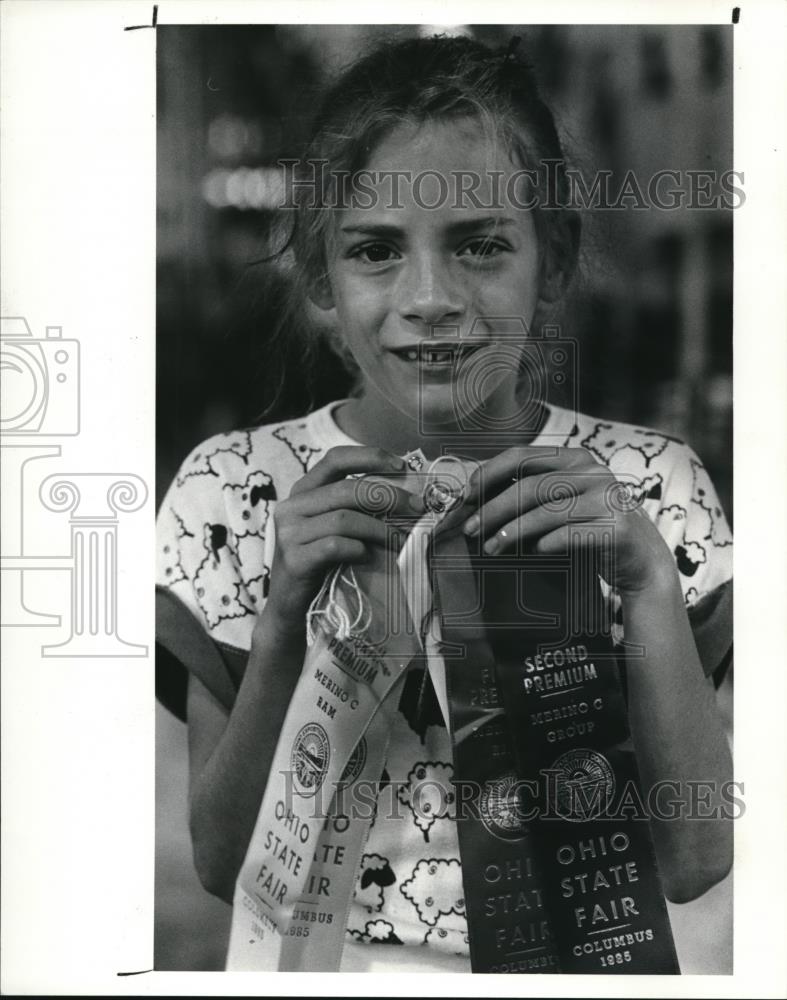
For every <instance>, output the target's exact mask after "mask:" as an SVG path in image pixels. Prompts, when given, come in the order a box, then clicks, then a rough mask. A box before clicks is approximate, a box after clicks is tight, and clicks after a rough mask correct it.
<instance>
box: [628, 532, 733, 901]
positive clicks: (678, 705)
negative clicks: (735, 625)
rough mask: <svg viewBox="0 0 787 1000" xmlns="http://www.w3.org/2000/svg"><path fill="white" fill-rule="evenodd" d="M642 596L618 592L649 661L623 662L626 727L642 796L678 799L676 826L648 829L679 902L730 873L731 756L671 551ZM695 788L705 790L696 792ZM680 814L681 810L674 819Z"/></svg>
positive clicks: (631, 637)
mask: <svg viewBox="0 0 787 1000" xmlns="http://www.w3.org/2000/svg"><path fill="white" fill-rule="evenodd" d="M665 552H666V553H667V559H665V560H664V561H663V563H662V564H661V565H660V566H659V568H658V569H657V570H655V571H654V574H653V579H652V582H651V583H650V584H649V585H647V586H646V587H644V588H642V589H641V590H638V591H637V590H632V591H629V592H622V593H621V599H622V602H623V621H624V627H625V635H626V641H627V642H630V643H634V644H638V645H640V646H642V647H643V652H644V655H643V656H641V657H635V656H630V657H628V658H627V667H626V678H627V681H628V692H629V721H630V725H631V733H632V739H633V741H634V746H635V748H636V751H637V763H638V765H639V771H640V776H641V780H642V786H643V790H644V792H645V794H646V795H647V793H648V791H649V790H650V789H652V788H653V787H654V786H655V785H656V783H657V782H660V781H667V782H670V783H671V784H672V786H673V787H672V788H671V789H670V788H668V789H666V791H665V793H664V794H662V795H661V796H660V799H661V801H662V802H664V803H667V804H668V803H669V801H670V800H671V799H672V800H676V799H677V800H679V801H680V802H681V803H682V804H683V808H682V809H681V811H680V812H679V815H678V816H677V817H676V818H674V819H657V818H655V817H654V818H653V819H652V820H651V828H652V830H653V839H654V843H655V847H656V853H657V856H658V860H659V867H660V869H661V873H662V877H663V880H664V890H665V893H666V895H667V897H668V898H669V899H671V900H672V901H673V902H676V903H684V902H688V901H689V900H691V899H695V898H696V897H697V896H700V895H702V893H704V892H706V891H707V890H708V889H710V888H711V887H712V886H713V885H715V884H716V883H717V882H719V881H720V880H721V879H723V878H724V877H725V875H727V873H728V872H729V870H730V868H731V867H732V859H733V836H732V819H731V818H729V817H725V815H724V811H723V810H724V806H725V802H724V800H723V798H722V796H721V789H722V786H723V785H724V783H725V782H728V781H730V780H731V779H732V755H731V753H730V748H729V744H728V741H727V738H726V735H725V733H724V728H723V725H722V722H721V716H720V714H719V711H718V706H717V702H716V693H715V690H714V688H713V686H712V682H711V681H710V680H708V679H706V678H705V675H704V673H703V670H702V665H701V663H700V659H699V656H698V654H697V649H696V646H695V644H694V637H693V635H692V632H691V626H690V624H689V619H688V615H687V614H686V609H685V607H684V603H683V594H682V592H681V587H680V581H679V579H678V574H677V570H676V568H675V564H674V562H673V561H672V558H671V556H670V554H669V551H668V550H667V549H666V547H665ZM693 782H698V783H699V784H697V785H694V786H693V787H692V783H693ZM676 811H677V810H676Z"/></svg>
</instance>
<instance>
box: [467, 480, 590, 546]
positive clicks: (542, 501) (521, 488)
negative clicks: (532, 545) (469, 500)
mask: <svg viewBox="0 0 787 1000" xmlns="http://www.w3.org/2000/svg"><path fill="white" fill-rule="evenodd" d="M587 485H589V481H588V478H587V477H582V476H579V477H576V479H569V478H567V475H566V473H565V472H559V473H555V472H547V473H543V474H542V475H539V476H532V477H529V478H527V479H521V480H517V482H515V483H513V484H512V485H511V486H509V487H508V488H507V489H504V490H503V491H502V492H501V493H498V494H497V495H496V496H494V497H492V499H491V500H487V501H486V502H484V503H482V504H481V506H480V507H479V508H478V509H477V510H476V511H475V513H474V514H473V515H471V516H470V517H469V518H468V519H467V521H466V522H465V524H464V529H463V530H464V532H465V534H466V535H471V536H472V535H476V534H478V533H479V531H480V532H481V534H483V535H484V537H486V536H488V535H489V534H491V533H492V532H494V531H497V530H498V528H500V527H502V526H503V525H505V524H506V523H507V522H508V521H511V520H512V519H513V518H516V517H518V516H520V515H521V514H525V513H527V512H528V511H530V510H534V509H535V508H536V507H539V506H546V507H547V509H554V510H557V511H561V512H564V516H565V513H566V512H568V511H569V510H570V511H572V512H573V510H574V506H575V501H574V500H572V498H573V497H577V496H579V493H580V490H581V489H582V488H583V487H586V486H587Z"/></svg>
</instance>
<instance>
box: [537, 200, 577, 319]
mask: <svg viewBox="0 0 787 1000" xmlns="http://www.w3.org/2000/svg"><path fill="white" fill-rule="evenodd" d="M581 231H582V223H581V221H580V218H579V214H578V213H577V212H574V211H572V210H570V209H561V211H560V213H559V214H558V216H557V218H555V219H553V220H551V224H550V226H549V234H548V236H547V246H546V248H545V253H544V260H543V264H542V270H541V289H540V296H539V297H540V299H541V300H542V301H543V302H545V303H550V304H551V303H553V302H556V301H557V300H558V299H560V298H561V297H562V295H563V294H564V292H565V290H566V288H567V287H568V285H569V282H570V281H571V278H572V277H573V275H574V271H575V270H576V267H577V259H578V257H579V237H580V233H581Z"/></svg>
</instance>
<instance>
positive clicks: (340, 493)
mask: <svg viewBox="0 0 787 1000" xmlns="http://www.w3.org/2000/svg"><path fill="white" fill-rule="evenodd" d="M344 508H348V509H353V510H360V511H363V512H364V513H367V514H370V515H372V516H376V517H386V516H388V517H399V516H401V517H404V518H413V517H418V516H420V514H422V513H423V510H424V507H423V501H422V499H421V497H420V496H419V495H417V494H413V493H409V492H408V491H407V490H404V489H402V488H401V487H400V486H396V485H395V484H394V483H392V482H389V481H388V480H386V479H379V478H375V477H373V476H364V477H362V478H360V479H342V480H340V481H339V482H335V483H329V484H327V485H325V486H320V487H318V488H316V489H313V490H310V491H309V492H308V493H301V494H299V495H298V496H297V497H296V498H294V500H293V502H292V504H291V509H292V510H294V511H295V512H296V513H298V514H300V515H302V516H304V517H313V516H315V515H318V514H323V513H326V512H327V511H331V510H340V509H344Z"/></svg>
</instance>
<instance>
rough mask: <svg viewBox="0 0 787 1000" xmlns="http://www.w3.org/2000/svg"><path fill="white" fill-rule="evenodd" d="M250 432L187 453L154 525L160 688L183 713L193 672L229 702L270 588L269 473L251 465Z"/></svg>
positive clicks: (159, 692) (168, 703)
mask: <svg viewBox="0 0 787 1000" xmlns="http://www.w3.org/2000/svg"><path fill="white" fill-rule="evenodd" d="M247 437H248V435H247V434H245V433H244V432H237V433H234V434H231V435H221V436H219V437H217V438H213V439H211V440H209V441H207V442H205V443H203V444H202V445H200V446H199V447H198V448H196V449H194V451H193V452H192V453H191V454H190V455H189V456H188V458H187V459H186V461H185V462H184V463H183V465H182V466H181V468H180V470H179V472H178V474H177V476H176V477H175V479H174V480H173V482H172V484H171V486H170V488H169V490H168V491H167V494H166V496H165V498H164V501H163V502H162V504H161V507H160V509H159V514H158V518H157V523H156V533H157V538H156V545H157V565H156V645H157V657H156V692H157V696H158V697H159V700H160V701H162V702H163V703H164V704H165V705H166V706H167V707H168V708H169V709H170V710H171V711H173V712H174V713H175V714H176V715H178V716H179V717H181V718H183V717H185V697H186V686H187V680H188V674H189V673H193V674H195V675H196V676H197V677H199V679H200V680H201V681H202V682H203V683H204V684H205V686H206V687H207V688H208V690H209V691H210V692H211V693H212V694H213V695H214V696H215V697H216V698H217V699H218V700H219V702H220V703H221V704H223V705H224V706H225V707H226V708H228V709H229V708H231V706H232V704H233V702H234V698H235V693H236V691H237V687H238V685H239V683H240V679H241V678H242V675H243V670H244V669H245V664H246V659H247V656H248V649H249V647H250V642H251V632H252V628H253V624H254V621H255V618H256V615H257V612H258V610H259V608H260V607H261V605H262V603H263V601H264V596H265V594H266V592H267V587H266V584H267V579H268V575H269V570H268V567H267V566H266V565H265V528H266V524H267V520H268V515H269V513H270V506H271V505H270V502H269V501H270V500H271V499H272V496H271V493H270V489H271V483H270V477H268V476H267V474H266V473H263V472H261V471H259V470H255V469H254V468H252V467H250V463H249V461H248V458H249V453H250V445H248V443H247V441H246V440H245V439H246V438H247Z"/></svg>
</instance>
